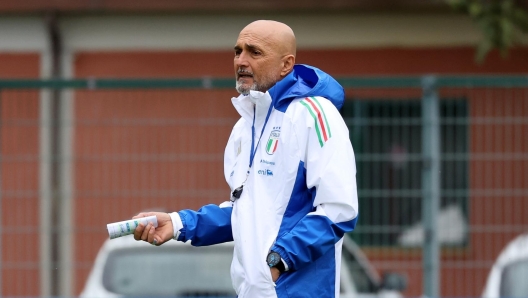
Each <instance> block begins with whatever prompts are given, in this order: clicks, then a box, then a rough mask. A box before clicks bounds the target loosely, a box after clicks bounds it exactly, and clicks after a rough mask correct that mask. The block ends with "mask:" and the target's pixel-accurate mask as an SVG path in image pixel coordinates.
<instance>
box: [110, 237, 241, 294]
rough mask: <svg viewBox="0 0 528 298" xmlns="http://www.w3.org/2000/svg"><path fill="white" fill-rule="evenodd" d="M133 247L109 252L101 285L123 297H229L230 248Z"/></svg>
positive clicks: (231, 291) (230, 287)
mask: <svg viewBox="0 0 528 298" xmlns="http://www.w3.org/2000/svg"><path fill="white" fill-rule="evenodd" d="M153 248H154V247H134V248H126V249H120V250H116V251H113V252H112V253H111V254H110V255H109V256H108V261H107V263H106V266H105V268H104V272H103V285H104V287H105V288H106V289H107V290H108V291H110V292H114V293H117V294H122V295H126V296H131V295H133V296H231V297H235V296H236V294H235V292H234V290H233V286H232V284H231V276H230V273H229V268H230V265H231V259H232V256H233V248H232V247H222V246H215V247H190V246H189V247H186V246H178V247H175V246H172V247H171V246H166V247H163V246H162V247H156V248H154V249H153Z"/></svg>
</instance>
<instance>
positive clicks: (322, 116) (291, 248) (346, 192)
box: [271, 98, 358, 270]
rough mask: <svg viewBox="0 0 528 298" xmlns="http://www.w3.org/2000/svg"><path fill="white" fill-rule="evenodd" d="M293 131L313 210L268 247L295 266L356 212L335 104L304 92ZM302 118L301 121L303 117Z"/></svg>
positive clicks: (347, 226)
mask: <svg viewBox="0 0 528 298" xmlns="http://www.w3.org/2000/svg"><path fill="white" fill-rule="evenodd" d="M299 104H301V105H303V107H302V108H301V111H303V112H302V113H300V117H299V119H300V120H298V121H299V124H298V126H299V128H298V129H297V131H298V132H299V133H298V134H297V138H298V142H299V148H306V149H305V151H304V152H303V153H301V154H303V155H304V156H301V160H304V165H305V169H306V186H307V188H308V189H309V191H310V192H311V194H312V198H313V209H312V210H313V211H312V212H310V213H308V214H307V215H305V216H304V217H303V218H301V220H300V221H299V222H298V223H297V224H296V225H295V226H294V227H293V229H291V230H290V231H289V232H287V233H285V234H282V235H280V236H279V238H277V240H276V242H275V244H274V245H273V246H272V248H271V249H272V250H274V251H276V252H278V253H279V254H280V255H281V257H282V258H283V260H284V261H285V262H286V263H287V264H288V267H289V268H291V269H292V270H298V269H300V268H302V267H304V266H305V265H307V264H309V263H311V262H313V261H314V260H316V259H318V258H319V257H321V256H322V255H324V254H325V253H327V252H328V251H330V250H331V249H333V248H334V246H335V244H336V243H337V242H338V241H339V240H340V239H341V238H342V237H343V235H344V234H345V233H347V232H350V231H352V230H354V228H355V226H356V221H357V216H358V199H357V187H356V164H355V158H354V151H353V149H352V145H351V143H350V139H349V132H348V128H347V126H346V124H345V122H344V121H343V118H342V117H341V115H340V114H339V112H338V111H337V109H336V108H335V107H334V106H333V105H332V103H330V102H329V101H328V100H326V99H324V98H308V99H305V100H302V101H301V102H299ZM304 119H306V123H305V122H304Z"/></svg>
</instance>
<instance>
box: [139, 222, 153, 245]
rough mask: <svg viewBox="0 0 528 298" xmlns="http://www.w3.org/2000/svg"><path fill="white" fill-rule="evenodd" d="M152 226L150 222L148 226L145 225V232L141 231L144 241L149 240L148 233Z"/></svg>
mask: <svg viewBox="0 0 528 298" xmlns="http://www.w3.org/2000/svg"><path fill="white" fill-rule="evenodd" d="M151 228H152V223H150V222H149V223H148V224H147V226H146V227H145V229H144V230H143V233H141V240H143V241H147V240H148V235H149V232H150V229H151Z"/></svg>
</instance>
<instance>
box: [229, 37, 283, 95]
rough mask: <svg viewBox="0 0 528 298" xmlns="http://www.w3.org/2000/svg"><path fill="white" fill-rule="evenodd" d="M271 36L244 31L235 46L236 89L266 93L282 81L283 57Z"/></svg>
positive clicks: (245, 92)
mask: <svg viewBox="0 0 528 298" xmlns="http://www.w3.org/2000/svg"><path fill="white" fill-rule="evenodd" d="M276 48H277V47H276V46H275V44H274V40H273V39H272V38H271V37H270V35H259V34H256V33H254V32H252V31H250V30H243V31H242V32H241V33H240V35H239V36H238V40H237V43H236V45H235V59H234V67H235V76H236V89H237V91H238V92H239V93H241V94H248V93H249V91H250V90H255V91H260V92H266V91H267V90H268V89H269V88H271V87H273V85H275V83H276V82H277V81H279V80H280V69H281V57H280V54H279V53H278V51H277V50H276Z"/></svg>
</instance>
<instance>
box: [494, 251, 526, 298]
mask: <svg viewBox="0 0 528 298" xmlns="http://www.w3.org/2000/svg"><path fill="white" fill-rule="evenodd" d="M526 276H528V259H524V260H521V261H518V262H515V263H512V264H510V265H508V266H506V267H504V270H503V271H502V275H501V284H500V296H501V297H510V298H515V297H528V283H527V282H526Z"/></svg>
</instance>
